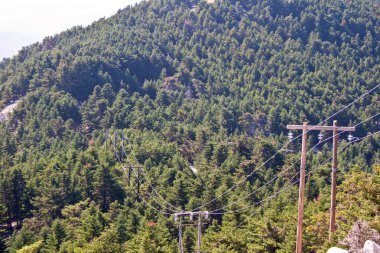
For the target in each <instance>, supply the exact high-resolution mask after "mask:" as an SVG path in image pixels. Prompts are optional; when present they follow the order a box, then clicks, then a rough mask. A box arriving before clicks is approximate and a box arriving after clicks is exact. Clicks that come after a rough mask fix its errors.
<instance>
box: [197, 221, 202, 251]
mask: <svg viewBox="0 0 380 253" xmlns="http://www.w3.org/2000/svg"><path fill="white" fill-rule="evenodd" d="M201 224H202V215H198V240H197V253H201V242H202V228H201Z"/></svg>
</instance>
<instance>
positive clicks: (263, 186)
mask: <svg viewBox="0 0 380 253" xmlns="http://www.w3.org/2000/svg"><path fill="white" fill-rule="evenodd" d="M379 115H380V113H377V114H375V115H373V116H371V117H369V118H367V119H365V120H363V121H361V122H359V123H358V124H356V125H354V126H353V127H357V126H360V125H361V124H363V123H365V122H368V121H369V120H371V119H373V118H375V117H377V116H379ZM346 132H347V130H345V131H341V132H339V133H338V134H337V135H336V136H339V135H341V134H343V133H346ZM332 138H334V135H333V136H330V137H328V138H326V139H324V140H323V141H320V142H319V143H317V144H316V145H314V146H313V147H312V148H310V149H309V150H308V151H307V153H309V152H311V151H313V150H314V148H316V147H317V146H319V145H321V144H322V143H324V142H326V141H328V140H330V139H332ZM300 160H301V159H298V160H297V161H295V162H294V163H292V164H291V165H289V166H288V167H287V168H285V170H283V171H281V172H280V173H279V174H277V175H276V176H275V177H273V178H272V179H271V180H269V181H267V182H266V183H265V184H264V185H262V186H260V187H259V188H258V189H256V190H254V191H253V192H251V193H249V194H248V195H246V196H245V197H243V198H240V199H238V200H236V201H234V202H232V203H230V204H228V205H225V206H223V207H221V208H218V209H214V210H212V211H211V212H216V211H219V210H222V209H225V208H226V207H229V206H232V205H234V204H236V203H238V202H240V201H242V200H244V199H246V198H248V197H250V196H252V195H253V194H255V193H256V192H258V191H260V190H261V189H264V188H266V187H267V186H268V185H269V184H270V183H272V182H274V181H275V180H276V179H278V178H279V177H281V176H282V175H283V174H284V173H285V172H287V171H288V170H289V169H290V168H292V167H293V166H294V165H295V164H296V163H298V162H299V161H300Z"/></svg>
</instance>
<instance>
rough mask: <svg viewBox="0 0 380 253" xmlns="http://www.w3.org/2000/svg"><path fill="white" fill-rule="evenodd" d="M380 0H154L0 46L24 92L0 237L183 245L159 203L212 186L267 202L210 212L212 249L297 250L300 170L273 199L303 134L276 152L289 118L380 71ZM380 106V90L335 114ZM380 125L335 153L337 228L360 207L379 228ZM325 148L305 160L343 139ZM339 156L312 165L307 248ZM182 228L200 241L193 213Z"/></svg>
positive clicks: (312, 247)
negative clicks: (9, 53)
mask: <svg viewBox="0 0 380 253" xmlns="http://www.w3.org/2000/svg"><path fill="white" fill-rule="evenodd" d="M379 13H380V9H379V4H378V3H376V2H373V1H369V0H353V1H344V0H337V1H317V0H305V1H282V0H268V1H246V0H242V1H233V0H224V1H221V0H220V1H218V0H217V1H215V3H214V4H209V3H207V2H206V1H203V0H199V1H198V0H185V1H177V0H152V1H143V2H141V3H139V4H137V5H135V6H133V7H126V8H125V9H122V10H120V11H118V13H117V14H115V15H114V16H112V17H110V18H108V19H101V20H99V21H97V22H94V23H93V24H92V25H90V26H88V27H85V28H83V27H74V28H72V29H70V30H68V31H66V32H63V33H61V34H59V35H55V36H53V37H47V38H45V39H44V40H43V41H42V42H41V43H36V44H34V45H31V46H29V47H25V48H23V49H22V50H20V52H19V54H18V55H17V56H15V57H14V58H12V59H5V60H3V61H1V62H0V106H1V108H3V107H4V106H5V105H8V104H9V103H10V102H11V100H16V99H20V102H19V105H18V106H17V108H16V110H15V111H14V113H13V114H12V115H11V116H10V117H9V119H8V120H7V121H2V120H1V119H0V120H1V122H0V137H1V138H0V229H4V231H3V230H1V232H0V236H1V239H0V251H2V250H4V249H3V248H4V247H5V246H4V245H5V244H6V246H7V250H8V251H9V252H12V253H13V252H16V251H18V250H19V251H23V252H60V253H76V252H133V253H135V252H147V253H152V252H177V245H176V242H177V235H178V228H177V227H176V225H175V224H174V223H173V221H172V220H171V217H169V216H165V215H160V214H158V213H157V211H156V210H157V209H158V210H162V211H165V212H171V209H173V207H172V206H174V207H175V208H176V209H178V210H180V209H183V210H192V209H194V208H196V207H198V206H200V205H201V204H202V203H206V202H208V201H210V200H212V199H214V198H216V197H218V199H217V201H213V202H212V203H210V204H208V205H207V206H205V207H204V209H208V210H214V209H219V208H221V207H222V206H224V205H229V204H231V205H230V206H229V207H227V208H224V209H221V210H220V211H221V212H223V211H232V210H235V209H238V208H244V207H247V206H250V205H255V207H254V208H250V209H247V210H246V211H244V212H241V213H237V214H229V215H212V221H211V224H212V225H207V226H204V227H203V234H204V245H203V247H204V248H203V251H205V252H239V253H240V252H284V253H285V252H292V251H294V237H295V233H296V231H295V224H296V218H297V217H296V206H297V197H298V195H297V187H290V188H289V189H288V190H287V191H284V192H281V194H278V195H276V198H273V199H270V201H265V200H266V199H267V198H268V197H269V196H271V195H272V194H273V193H275V192H277V191H279V190H281V189H283V187H287V186H288V185H289V184H292V183H293V184H295V185H296V180H297V179H295V176H297V174H296V173H297V172H298V166H299V164H298V162H297V160H298V153H297V152H298V151H299V143H297V141H295V142H294V143H292V145H289V146H288V147H287V148H289V149H291V150H294V153H287V152H285V151H284V152H279V153H278V152H277V150H278V149H280V148H281V147H282V145H283V144H284V143H285V142H286V138H285V137H284V133H285V131H286V129H285V126H286V125H287V124H289V123H300V122H302V121H308V122H310V124H316V123H318V122H320V121H322V120H323V119H326V118H327V117H329V116H330V115H331V114H333V113H334V112H336V111H338V110H340V109H341V108H343V106H344V105H347V104H349V103H350V102H352V101H353V100H355V99H356V98H357V97H358V96H359V95H361V94H363V93H365V92H366V91H368V90H369V89H371V88H372V87H374V86H375V85H377V84H378V80H380V71H379V60H380V58H379V53H380V46H379V41H380V40H379V38H380V37H379V36H380V35H379V33H380V28H379V19H378V17H379ZM378 108H380V99H379V94H378V92H377V91H374V92H372V93H371V94H370V95H368V96H366V97H365V98H363V99H361V100H360V101H358V102H356V103H355V105H354V106H351V107H349V108H347V109H346V110H343V111H342V112H341V113H339V114H337V115H336V119H337V120H338V122H339V124H340V125H355V124H356V123H358V122H360V121H362V120H364V119H366V118H368V117H370V116H372V115H375V114H376V113H378ZM378 122H379V118H378V117H375V118H374V119H373V120H370V121H367V122H365V123H364V124H361V125H359V126H358V127H357V130H356V132H355V135H357V136H365V135H366V134H367V133H368V132H370V131H371V132H375V131H378V130H379V124H378ZM328 123H329V122H328ZM115 132H116V133H117V132H119V133H120V134H119V135H117V134H116V135H115ZM121 133H123V134H121ZM115 136H116V139H115ZM121 136H123V139H121ZM342 137H345V136H344V134H343V136H342ZM111 139H112V141H110V140H111ZM316 143H317V139H316V136H315V135H314V134H310V138H309V143H308V144H309V146H312V145H314V144H316ZM379 143H380V139H379V137H378V136H375V137H373V138H369V139H366V140H364V141H361V142H359V143H356V144H352V145H350V146H349V147H348V148H346V149H345V150H344V151H342V152H340V153H339V168H338V169H339V173H338V175H339V177H338V185H339V188H338V190H339V194H338V202H339V205H338V212H337V220H338V230H337V233H336V235H335V238H334V240H333V242H331V243H330V244H333V243H337V242H338V241H339V240H340V239H342V238H344V237H345V236H346V234H347V233H348V232H349V230H350V227H351V226H352V224H354V223H355V222H356V221H357V220H358V219H361V220H366V221H368V223H369V224H370V226H371V227H372V228H375V229H377V230H379V229H380V225H379V224H380V221H379V218H378V217H379V215H378V214H379V212H380V210H379V208H378V207H379V206H380V200H379V197H378V196H380V193H379V189H380V187H379V185H380V179H379V176H378V174H379V168H378V163H379V161H380V152H379V149H380V144H379ZM345 144H346V143H345V142H344V141H342V142H340V144H339V145H340V147H343V146H344V145H345ZM318 149H319V150H320V152H311V153H310V154H309V155H308V164H307V167H308V171H310V170H311V169H313V168H316V167H317V166H318V165H319V164H320V163H321V162H323V161H324V160H326V159H327V158H329V156H330V149H329V146H328V145H324V146H323V147H320V146H318ZM272 157H273V159H271V158H272ZM264 162H266V163H265V166H262V165H263V163H264ZM120 163H121V164H120ZM139 164H140V165H143V167H144V170H143V171H139V175H137V174H138V173H137V172H136V171H135V172H136V174H135V173H132V174H131V177H130V178H129V182H128V181H127V173H126V172H127V171H128V170H126V168H127V167H129V166H137V165H139ZM330 167H331V166H330V164H326V165H325V166H323V167H322V168H320V169H319V170H317V171H316V172H314V173H313V174H312V175H310V176H309V178H308V179H307V189H306V196H307V201H306V204H305V221H304V224H305V230H304V231H305V233H304V238H305V240H304V241H305V242H304V252H318V251H321V250H322V249H323V250H324V249H325V248H326V247H328V246H330V244H328V243H324V242H325V241H327V229H328V208H329V191H330V189H329V187H330ZM253 172H254V173H253ZM251 174H252V175H251ZM248 175H251V176H250V177H249V178H248V180H247V181H244V180H243V178H245V177H247V176H248ZM277 176H278V178H277ZM273 178H275V179H274V180H272V179H273ZM270 180H272V181H270ZM268 181H270V182H268ZM236 182H244V183H241V184H239V185H237V186H236V187H235V183H236ZM138 186H139V188H138ZM231 187H234V188H233V190H231V191H229V192H228V193H226V194H224V193H225V191H227V190H228V189H230V188H231ZM153 188H154V189H153ZM136 192H138V193H139V194H140V195H141V196H137V194H136ZM252 192H254V194H252ZM248 194H250V195H249V196H248V197H246V198H244V200H243V201H240V202H237V203H234V202H235V201H237V200H238V199H241V198H243V197H245V196H247V195H248ZM158 196H161V197H162V198H163V199H165V201H163V200H162V199H161V197H158ZM259 205H262V206H263V207H262V208H260V207H259ZM151 207H153V208H154V209H153V208H151ZM252 212H256V213H254V215H252V216H250V215H251V214H252ZM238 224H241V226H239V227H238V228H237V229H236V226H237V225H238ZM13 230H15V231H14V233H13V234H12V231H13ZM3 241H4V242H3ZM184 241H185V251H186V252H193V251H194V250H195V244H196V229H195V228H193V227H186V228H185V230H184Z"/></svg>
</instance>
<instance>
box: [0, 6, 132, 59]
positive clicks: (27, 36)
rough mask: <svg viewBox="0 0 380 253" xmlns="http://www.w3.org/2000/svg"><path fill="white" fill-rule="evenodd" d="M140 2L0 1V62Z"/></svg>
mask: <svg viewBox="0 0 380 253" xmlns="http://www.w3.org/2000/svg"><path fill="white" fill-rule="evenodd" d="M139 1H140V0H0V60H1V59H2V58H3V57H9V56H11V55H13V54H15V53H17V51H18V50H19V49H20V48H21V47H22V46H26V45H29V44H31V43H33V42H36V41H39V40H41V39H42V38H43V37H45V36H48V35H54V34H56V33H59V32H61V31H64V30H66V29H68V28H70V27H73V26H75V25H83V26H85V25H89V24H91V23H92V22H93V21H95V20H98V19H99V18H102V17H109V16H111V15H112V14H115V13H116V12H117V11H118V10H119V9H122V8H124V7H126V6H127V5H131V4H134V3H136V2H139Z"/></svg>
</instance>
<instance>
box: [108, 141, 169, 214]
mask: <svg viewBox="0 0 380 253" xmlns="http://www.w3.org/2000/svg"><path fill="white" fill-rule="evenodd" d="M110 139H111V142H112V144H113V146H114V151H115V155H116V158H117V159H118V161H119V163H120V164H121V165H122V161H121V159H120V157H119V155H118V154H117V152H116V149H115V146H116V142H115V143H114V142H113V141H112V138H110ZM122 168H123V169H124V170H125V169H126V168H125V167H123V166H122ZM128 182H129V183H132V182H131V180H130V178H128ZM133 191H134V192H135V193H136V195H137V196H138V197H139V198H140V199H141V200H142V201H143V202H144V204H145V205H147V206H148V207H150V208H152V209H153V210H155V211H157V212H158V213H161V214H165V215H172V214H173V213H168V212H164V211H161V210H160V209H158V208H156V207H154V206H152V205H151V204H149V203H148V202H147V201H145V200H144V198H143V197H142V196H141V195H140V194H139V193H138V192H137V191H136V189H134V188H133ZM148 194H149V193H148ZM149 196H150V195H149ZM152 199H153V200H154V201H155V202H156V203H157V204H159V205H160V206H161V207H162V208H164V209H166V207H165V206H163V205H162V204H161V203H160V202H158V201H157V200H156V199H155V198H152Z"/></svg>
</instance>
